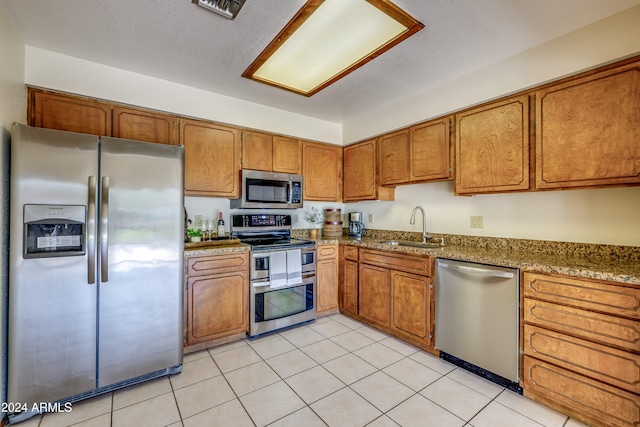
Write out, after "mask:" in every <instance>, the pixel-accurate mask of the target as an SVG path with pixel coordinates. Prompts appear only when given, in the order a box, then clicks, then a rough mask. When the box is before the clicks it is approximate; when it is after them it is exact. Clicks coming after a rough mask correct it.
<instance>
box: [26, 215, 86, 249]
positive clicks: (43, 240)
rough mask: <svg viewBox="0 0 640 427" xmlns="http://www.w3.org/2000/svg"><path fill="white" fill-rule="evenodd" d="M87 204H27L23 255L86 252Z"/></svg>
mask: <svg viewBox="0 0 640 427" xmlns="http://www.w3.org/2000/svg"><path fill="white" fill-rule="evenodd" d="M86 210H87V208H86V206H77V205H24V253H23V255H24V257H25V258H47V257H60V256H75V255H84V254H85V241H86V239H85V232H86V217H87V215H86Z"/></svg>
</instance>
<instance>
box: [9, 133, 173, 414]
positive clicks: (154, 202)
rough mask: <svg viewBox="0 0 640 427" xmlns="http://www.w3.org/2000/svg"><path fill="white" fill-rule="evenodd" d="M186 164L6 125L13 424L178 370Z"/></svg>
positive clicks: (168, 154)
mask: <svg viewBox="0 0 640 427" xmlns="http://www.w3.org/2000/svg"><path fill="white" fill-rule="evenodd" d="M183 165H184V150H183V147H181V146H168V145H162V144H152V143H144V142H138V141H129V140H123V139H117V138H107V137H100V138H98V137H96V136H91V135H85V134H78V133H71V132H62V131H56V130H49V129H41V128H34V127H29V126H26V125H21V124H14V125H13V127H12V133H11V179H10V191H11V193H10V237H9V239H10V255H9V319H8V320H9V321H8V324H9V334H8V339H9V342H8V393H7V399H8V402H12V403H20V404H21V405H23V404H24V405H23V406H20V407H17V408H16V412H15V413H13V414H11V415H10V417H9V418H10V420H11V422H18V421H21V420H22V419H26V418H28V417H29V416H31V415H33V412H35V413H37V412H38V409H37V408H35V407H34V404H35V405H36V406H37V405H38V404H40V403H43V402H75V401H77V400H81V399H84V398H87V397H91V396H93V395H97V394H100V393H103V392H107V391H111V390H115V389H118V388H121V387H124V386H127V385H130V384H135V383H138V382H141V381H145V380H148V379H151V378H155V377H160V376H163V375H167V374H172V373H178V372H180V371H181V367H182V347H183V340H182V334H183V330H182V322H183V319H182V307H183V306H182V275H183V249H184V230H183V226H184V222H183V215H184V214H183V212H184V210H183V203H184V201H183V195H184V193H183V192H184V190H183V168H184V166H183ZM34 408H35V409H34ZM25 409H26V410H27V411H25V412H21V413H18V412H17V411H22V410H25ZM30 411H31V412H30Z"/></svg>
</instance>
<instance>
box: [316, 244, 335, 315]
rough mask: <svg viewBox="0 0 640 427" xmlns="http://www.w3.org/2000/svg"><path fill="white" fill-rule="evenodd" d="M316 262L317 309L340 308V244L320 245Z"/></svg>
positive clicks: (321, 310)
mask: <svg viewBox="0 0 640 427" xmlns="http://www.w3.org/2000/svg"><path fill="white" fill-rule="evenodd" d="M317 254H318V259H317V262H316V289H317V291H318V295H317V298H316V310H317V312H318V313H322V312H324V311H328V310H333V309H336V308H338V244H337V243H333V244H327V245H318V248H317Z"/></svg>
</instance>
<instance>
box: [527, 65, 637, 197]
mask: <svg viewBox="0 0 640 427" xmlns="http://www.w3.org/2000/svg"><path fill="white" fill-rule="evenodd" d="M623 184H626V185H628V184H635V185H638V184H640V61H637V62H633V63H630V64H625V65H622V66H619V67H616V68H612V69H608V70H606V71H602V72H598V73H593V74H590V75H587V76H586V77H583V78H577V79H573V80H569V81H566V82H564V83H560V84H557V85H552V86H549V87H546V88H544V89H542V90H539V91H537V92H536V188H538V189H563V188H576V187H589V186H605V185H623Z"/></svg>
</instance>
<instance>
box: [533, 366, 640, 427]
mask: <svg viewBox="0 0 640 427" xmlns="http://www.w3.org/2000/svg"><path fill="white" fill-rule="evenodd" d="M523 377H524V379H523V388H524V395H525V396H527V397H531V398H533V399H535V400H538V401H541V402H543V403H545V404H547V405H549V406H551V407H554V408H562V409H563V410H564V411H566V412H567V413H569V414H570V415H572V416H573V417H574V418H577V419H579V420H582V421H586V422H588V423H589V424H594V425H596V423H597V425H606V426H620V427H623V426H624V427H631V426H637V425H638V424H640V399H639V398H638V396H637V395H634V394H632V393H628V392H626V391H624V390H620V389H618V388H615V387H611V386H609V385H606V384H603V383H601V382H598V381H594V380H591V379H589V378H585V377H583V376H582V375H578V374H574V373H572V372H570V371H567V370H564V369H562V368H558V367H556V366H553V365H550V364H548V363H545V362H543V361H540V360H536V359H534V358H531V357H528V356H524V372H523Z"/></svg>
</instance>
